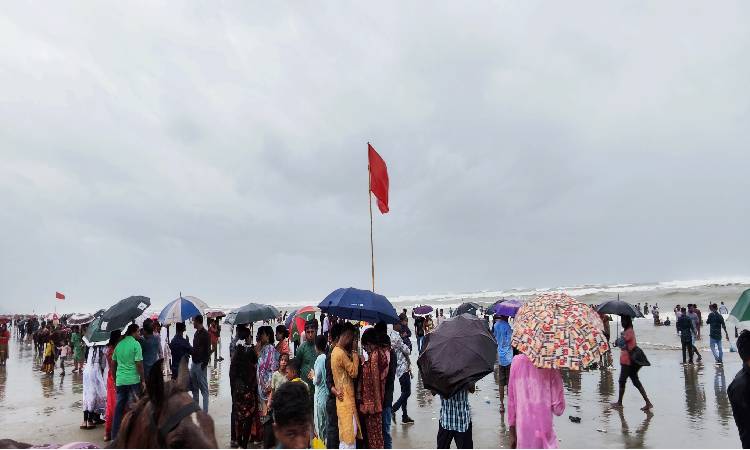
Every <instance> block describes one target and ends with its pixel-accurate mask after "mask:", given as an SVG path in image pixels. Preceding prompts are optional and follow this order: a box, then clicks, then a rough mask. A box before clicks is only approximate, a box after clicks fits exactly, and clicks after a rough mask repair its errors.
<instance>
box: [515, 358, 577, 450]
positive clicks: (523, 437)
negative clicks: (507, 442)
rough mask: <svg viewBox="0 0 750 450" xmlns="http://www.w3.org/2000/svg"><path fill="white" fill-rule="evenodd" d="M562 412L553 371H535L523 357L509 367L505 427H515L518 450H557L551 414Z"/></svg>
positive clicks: (562, 397) (559, 382)
mask: <svg viewBox="0 0 750 450" xmlns="http://www.w3.org/2000/svg"><path fill="white" fill-rule="evenodd" d="M564 410H565V394H564V393H563V383H562V377H561V376H560V371H558V370H556V369H538V368H537V367H535V366H534V365H533V364H532V363H531V361H530V360H529V358H528V357H526V355H523V354H521V355H516V356H515V357H514V358H513V363H512V364H511V366H510V381H509V384H508V425H509V426H515V427H516V438H517V447H518V448H558V445H557V435H556V434H555V429H554V428H553V426H552V425H553V423H552V414H555V415H556V416H559V415H561V414H562V413H563V411H564Z"/></svg>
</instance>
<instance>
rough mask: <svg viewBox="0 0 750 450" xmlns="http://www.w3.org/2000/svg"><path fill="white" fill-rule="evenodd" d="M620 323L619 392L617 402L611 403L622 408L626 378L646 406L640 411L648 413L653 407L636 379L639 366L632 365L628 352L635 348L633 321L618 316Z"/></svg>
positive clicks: (627, 317)
mask: <svg viewBox="0 0 750 450" xmlns="http://www.w3.org/2000/svg"><path fill="white" fill-rule="evenodd" d="M620 317H621V323H622V328H623V331H622V339H623V341H624V342H623V346H622V347H620V379H619V380H618V382H619V387H620V392H619V395H618V397H617V401H616V402H614V403H612V406H613V407H614V408H622V397H623V396H624V395H625V386H626V385H627V382H628V378H630V380H631V381H632V382H633V385H634V386H635V387H636V389H638V392H640V393H641V396H643V400H644V401H645V402H646V405H645V406H644V407H643V408H641V411H649V410H650V409H652V408H653V407H654V405H652V404H651V400H649V399H648V395H647V394H646V389H645V388H644V387H643V384H641V380H640V379H639V378H638V371H639V370H640V369H641V366H639V365H637V364H634V363H633V361H632V360H631V358H630V352H631V351H633V349H634V348H635V347H636V341H635V331H633V319H632V318H631V317H630V316H620Z"/></svg>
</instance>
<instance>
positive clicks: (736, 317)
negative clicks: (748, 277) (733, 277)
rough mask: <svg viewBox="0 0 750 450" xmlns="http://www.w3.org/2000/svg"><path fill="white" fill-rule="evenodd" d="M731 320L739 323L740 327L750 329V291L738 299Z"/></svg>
mask: <svg viewBox="0 0 750 450" xmlns="http://www.w3.org/2000/svg"><path fill="white" fill-rule="evenodd" d="M729 319H730V320H731V321H732V322H737V326H738V327H742V328H747V327H750V289H748V290H746V291H745V292H743V293H742V295H740V298H738V299H737V303H736V304H735V305H734V308H732V311H731V312H730V313H729Z"/></svg>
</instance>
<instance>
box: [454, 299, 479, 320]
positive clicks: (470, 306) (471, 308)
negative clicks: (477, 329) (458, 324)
mask: <svg viewBox="0 0 750 450" xmlns="http://www.w3.org/2000/svg"><path fill="white" fill-rule="evenodd" d="M478 309H479V305H478V304H476V303H474V302H468V303H461V305H459V307H458V308H456V310H455V311H453V316H454V317H456V316H460V315H461V314H465V313H469V314H472V315H474V316H476V315H477V310H478Z"/></svg>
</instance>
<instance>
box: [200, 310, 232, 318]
mask: <svg viewBox="0 0 750 450" xmlns="http://www.w3.org/2000/svg"><path fill="white" fill-rule="evenodd" d="M205 313H206V317H208V318H209V319H221V318H222V317H226V316H227V315H226V313H225V312H224V311H222V310H220V309H211V310H206V311H205Z"/></svg>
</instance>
